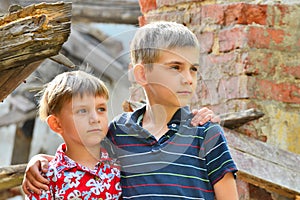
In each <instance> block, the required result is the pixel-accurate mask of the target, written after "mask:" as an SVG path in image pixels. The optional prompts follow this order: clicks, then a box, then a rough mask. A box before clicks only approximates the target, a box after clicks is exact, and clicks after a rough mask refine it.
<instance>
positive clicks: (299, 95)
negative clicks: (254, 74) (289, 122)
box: [254, 79, 300, 104]
mask: <svg viewBox="0 0 300 200" xmlns="http://www.w3.org/2000/svg"><path fill="white" fill-rule="evenodd" d="M255 89H256V90H255V91H254V95H255V97H256V98H258V99H266V100H275V101H280V102H284V103H298V104H299V103H300V87H299V86H297V85H296V83H276V82H274V81H270V80H259V79H256V88H255Z"/></svg>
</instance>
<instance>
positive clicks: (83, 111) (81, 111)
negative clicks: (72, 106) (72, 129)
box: [76, 108, 87, 114]
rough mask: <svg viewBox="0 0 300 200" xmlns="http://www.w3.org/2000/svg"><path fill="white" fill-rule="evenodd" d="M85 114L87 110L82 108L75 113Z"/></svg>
mask: <svg viewBox="0 0 300 200" xmlns="http://www.w3.org/2000/svg"><path fill="white" fill-rule="evenodd" d="M86 112H87V110H86V109H84V108H83V109H79V110H77V112H76V113H78V114H84V113H86Z"/></svg>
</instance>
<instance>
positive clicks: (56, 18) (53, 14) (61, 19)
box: [0, 2, 71, 101]
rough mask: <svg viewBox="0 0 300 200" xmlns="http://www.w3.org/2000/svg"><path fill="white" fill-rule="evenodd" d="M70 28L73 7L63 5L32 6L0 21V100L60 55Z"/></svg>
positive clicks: (43, 4)
mask: <svg viewBox="0 0 300 200" xmlns="http://www.w3.org/2000/svg"><path fill="white" fill-rule="evenodd" d="M70 26H71V4H70V3H62V2H60V3H53V4H46V3H41V4H36V5H31V6H28V7H25V8H21V9H19V10H14V11H13V12H12V13H8V14H6V15H5V16H3V17H1V18H0V42H1V45H0V88H1V90H0V101H2V100H3V99H4V98H5V97H6V96H7V95H8V94H10V93H11V92H12V91H13V90H14V89H15V88H16V87H17V86H18V85H19V84H20V83H21V82H22V81H23V80H24V79H25V78H26V77H27V76H29V75H30V74H31V73H32V72H33V71H34V70H35V69H36V68H37V67H38V66H39V63H40V61H42V60H43V59H45V58H49V57H51V56H54V55H57V54H58V53H59V51H60V49H61V47H62V45H63V43H64V42H65V41H66V40H67V38H68V36H69V34H70ZM37 61H38V62H37Z"/></svg>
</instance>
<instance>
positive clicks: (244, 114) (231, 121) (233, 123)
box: [220, 108, 264, 129]
mask: <svg viewBox="0 0 300 200" xmlns="http://www.w3.org/2000/svg"><path fill="white" fill-rule="evenodd" d="M263 116H264V113H263V112H261V111H259V110H257V109H254V108H251V109H248V110H242V111H239V112H232V113H225V114H222V115H220V118H221V125H222V126H224V127H226V128H230V129H234V128H237V127H239V126H241V125H243V124H245V123H247V122H249V121H252V120H255V119H259V118H260V117H263Z"/></svg>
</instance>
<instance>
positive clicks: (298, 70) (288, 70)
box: [281, 66, 300, 80]
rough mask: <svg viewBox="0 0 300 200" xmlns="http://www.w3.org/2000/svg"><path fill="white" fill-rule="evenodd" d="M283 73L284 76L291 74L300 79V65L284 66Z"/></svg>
mask: <svg viewBox="0 0 300 200" xmlns="http://www.w3.org/2000/svg"><path fill="white" fill-rule="evenodd" d="M281 73H282V75H284V76H290V77H292V78H294V79H297V80H300V66H282V67H281Z"/></svg>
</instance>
